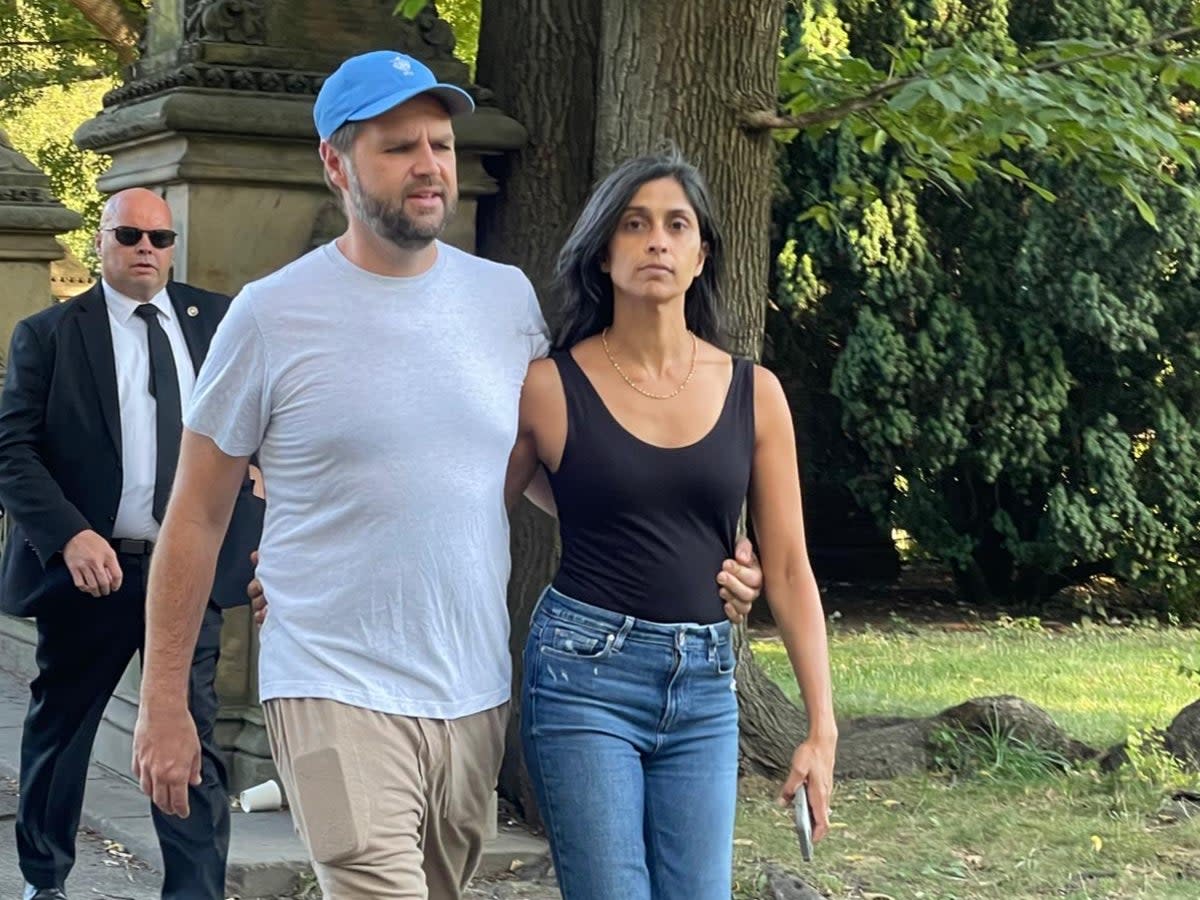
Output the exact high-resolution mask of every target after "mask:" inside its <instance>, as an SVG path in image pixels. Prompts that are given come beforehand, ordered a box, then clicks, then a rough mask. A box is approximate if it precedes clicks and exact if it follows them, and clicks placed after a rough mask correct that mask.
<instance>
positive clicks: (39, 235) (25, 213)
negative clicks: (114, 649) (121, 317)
mask: <svg viewBox="0 0 1200 900" xmlns="http://www.w3.org/2000/svg"><path fill="white" fill-rule="evenodd" d="M81 222H82V219H81V218H80V216H79V214H78V213H75V212H72V211H71V210H69V209H67V208H66V207H64V206H63V205H62V204H61V203H59V202H58V199H57V198H56V197H55V196H54V195H53V194H52V193H51V192H50V180H49V179H48V178H47V177H46V176H45V174H44V173H43V172H42V171H41V170H40V169H38V167H37V166H35V165H34V164H33V163H31V162H30V161H29V160H28V159H26V158H25V157H24V156H22V155H21V154H20V153H18V152H17V151H16V150H15V149H13V146H12V144H11V143H10V142H9V140H8V135H7V134H5V133H4V130H3V129H0V285H3V290H2V291H0V384H2V383H3V376H4V371H5V365H4V363H5V362H6V360H5V357H6V356H7V354H8V344H9V341H10V339H11V338H12V332H13V327H14V326H15V325H16V324H17V322H19V321H21V319H23V318H25V317H26V316H29V315H32V314H33V313H35V312H37V311H38V310H41V309H45V308H46V307H47V306H49V305H50V304H51V303H53V302H54V296H53V294H52V292H51V283H50V266H51V264H52V263H54V262H55V261H57V260H59V259H61V258H62V257H63V255H64V253H65V252H66V251H65V250H64V249H63V246H62V245H61V244H60V243H59V242H58V241H57V240H55V237H56V236H57V235H60V234H62V233H63V232H65V231H71V230H72V229H75V228H78V227H79V225H80V223H81ZM7 533H8V523H7V521H6V520H5V519H4V518H3V517H2V516H0V550H2V549H3V547H4V539H5V536H6V535H7ZM36 643H37V633H36V631H35V629H34V626H33V622H32V621H31V620H28V619H18V618H14V617H12V616H6V615H0V668H3V669H5V670H7V671H9V672H18V673H20V674H21V675H23V676H24V675H29V676H30V677H32V675H33V674H36V667H35V666H34V664H33V654H34V648H35V646H36Z"/></svg>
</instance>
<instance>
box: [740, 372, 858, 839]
mask: <svg viewBox="0 0 1200 900" xmlns="http://www.w3.org/2000/svg"><path fill="white" fill-rule="evenodd" d="M754 417H755V444H754V463H753V469H752V473H751V479H750V514H751V516H753V518H754V528H755V533H756V535H757V536H758V551H759V555H760V557H761V558H762V567H763V578H764V580H765V582H766V591H767V600H768V602H769V603H770V605H771V613H772V615H773V616H774V618H775V622H776V624H777V625H778V626H779V631H780V634H781V635H782V636H783V643H784V645H785V646H786V647H787V652H788V658H789V659H790V660H791V662H792V669H793V670H794V671H795V673H796V680H797V681H798V682H799V683H800V690H801V692H802V693H803V695H804V706H805V709H806V710H807V712H808V737H807V739H806V740H805V741H804V743H802V744H801V745H800V746H799V747H797V748H796V752H795V754H793V756H792V769H791V772H790V773H789V775H788V778H787V781H785V782H784V785H783V788H782V790H781V792H780V797H781V799H783V800H784V801H786V802H791V800H792V797H793V795H794V794H795V793H796V789H797V787H799V785H800V784H802V783H807V785H808V797H809V803H810V805H811V806H812V809H813V819H814V826H815V828H814V837H816V838H817V839H818V840H819V839H820V837H822V836H823V835H824V834H825V832H826V831H827V830H828V827H829V799H830V794H831V793H832V790H833V761H834V756H835V753H836V749H837V724H836V723H835V722H834V718H833V689H832V686H831V682H830V675H829V647H828V643H827V641H826V636H825V614H824V611H823V610H822V609H821V597H820V594H819V593H818V590H817V582H816V579H815V578H814V577H813V573H812V566H811V565H810V564H809V560H808V549H807V548H806V546H805V541H804V516H803V510H802V507H801V502H800V473H799V468H798V466H797V462H796V438H795V431H794V430H793V426H792V415H791V412H790V410H789V409H788V405H787V399H786V398H785V397H784V394H783V388H782V387H781V386H780V384H779V379H777V378H776V377H775V376H774V375H773V374H772V373H771V372H769V371H767V370H766V369H764V368H762V367H761V366H756V367H755V372H754Z"/></svg>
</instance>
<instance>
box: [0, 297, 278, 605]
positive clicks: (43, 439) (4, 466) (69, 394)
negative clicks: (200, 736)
mask: <svg viewBox="0 0 1200 900" xmlns="http://www.w3.org/2000/svg"><path fill="white" fill-rule="evenodd" d="M167 294H168V296H169V297H170V298H171V303H172V305H173V306H174V307H175V312H176V315H177V316H178V320H179V324H180V327H181V328H182V330H183V336H184V339H185V340H186V342H187V347H188V351H189V353H190V354H191V357H192V364H193V365H194V366H195V368H196V370H197V371H199V369H200V364H201V363H202V362H203V361H204V357H205V355H206V354H207V353H208V346H209V342H210V341H211V340H212V336H213V333H214V332H215V331H216V329H217V324H218V323H219V322H220V321H221V317H222V316H224V315H225V311H226V310H227V309H228V308H229V298H228V297H226V296H225V295H223V294H215V293H212V292H211V291H203V290H200V289H198V288H194V287H191V286H189V285H186V284H181V283H178V282H169V283H168V284H167ZM7 362H8V367H7V369H8V370H7V375H6V378H5V383H4V392H3V395H2V396H0V506H3V508H4V510H5V513H6V515H7V516H8V517H9V518H10V519H11V521H10V523H9V536H8V541H7V543H6V545H5V548H4V557H3V560H2V561H0V610H3V611H4V612H7V613H12V614H14V615H22V616H31V615H39V614H41V613H43V612H45V611H48V610H51V609H53V606H54V599H55V598H56V597H61V596H62V595H63V593H64V592H70V593H76V594H77V593H78V592H77V591H76V588H75V587H74V585H73V584H72V580H71V575H70V573H69V572H68V571H67V567H66V564H65V563H64V562H63V558H62V549H63V547H64V546H65V545H66V543H67V541H69V540H70V539H71V538H72V537H74V536H75V535H76V534H78V533H79V532H80V531H83V530H84V529H88V528H90V529H92V530H93V531H96V532H97V533H99V534H101V535H103V536H104V537H106V538H110V537H112V528H113V524H114V523H115V522H116V518H117V506H118V504H119V503H120V500H121V480H122V476H121V418H120V404H119V400H118V396H117V375H116V362H115V358H114V355H113V344H112V331H111V329H110V326H109V321H108V309H107V306H106V305H105V302H104V290H103V287H102V286H101V285H100V284H99V283H97V284H96V285H95V286H94V287H92V288H91V289H90V290H87V291H85V292H84V293H82V294H80V295H79V296H77V297H73V298H72V299H70V300H68V301H66V302H65V303H60V304H57V305H55V306H52V307H50V308H49V309H46V310H43V311H42V312H39V313H36V314H35V315H32V316H30V317H29V318H27V319H24V320H22V321H21V322H19V323H18V324H17V327H16V329H15V330H14V331H13V337H12V345H11V349H10V351H9V355H8V361H7ZM261 526H262V502H261V501H260V500H258V498H256V497H254V496H253V495H252V493H251V491H250V482H249V480H247V481H246V483H245V484H244V485H243V487H242V490H241V491H240V492H239V496H238V502H237V505H236V506H235V508H234V522H233V523H232V524H231V525H230V529H229V534H228V535H227V538H226V546H224V547H222V552H221V562H222V563H225V565H223V566H222V567H221V569H220V570H219V571H218V580H217V583H216V585H215V586H214V589H213V599H214V600H215V601H216V602H217V603H218V604H219V605H221V606H232V605H235V604H236V603H239V602H240V603H244V602H246V597H245V586H246V583H247V581H248V580H249V572H250V566H249V561H248V558H249V553H250V551H251V550H252V549H254V548H255V547H256V546H257V545H258V537H259V532H260V530H261ZM231 544H236V546H231ZM243 561H244V562H243ZM232 563H237V564H236V565H233V564H232ZM235 570H236V571H235ZM234 579H240V584H238V585H235V584H234V583H233V580H234Z"/></svg>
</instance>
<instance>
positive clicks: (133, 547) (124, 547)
mask: <svg viewBox="0 0 1200 900" xmlns="http://www.w3.org/2000/svg"><path fill="white" fill-rule="evenodd" d="M153 549H154V545H153V544H152V543H151V542H150V541H142V540H134V539H133V538H121V539H120V540H119V541H117V552H118V553H125V554H127V555H129V556H149V555H150V551H152V550H153Z"/></svg>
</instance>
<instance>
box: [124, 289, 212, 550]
mask: <svg viewBox="0 0 1200 900" xmlns="http://www.w3.org/2000/svg"><path fill="white" fill-rule="evenodd" d="M102 283H103V285H104V303H105V305H106V306H107V307H108V324H109V327H110V328H111V329H112V342H113V361H114V362H115V363H116V369H117V397H118V399H119V401H120V407H121V470H122V476H123V477H122V480H121V503H120V505H119V506H118V507H117V520H116V522H115V523H114V524H113V537H114V538H132V539H134V540H144V541H153V540H155V539H157V538H158V528H159V523H158V522H157V521H155V519H154V512H153V510H154V472H155V467H156V465H157V463H158V437H157V434H156V431H157V429H156V427H155V413H156V404H155V400H154V398H153V397H152V396H151V395H150V343H149V340H148V338H147V326H146V323H145V322H144V321H143V320H142V319H140V318H138V317H137V316H136V315H134V310H135V309H137V308H138V307H139V306H141V303H139V302H138V301H137V300H134V299H132V298H130V297H126V296H125V295H124V294H122V293H121V292H120V291H117V290H115V289H114V288H113V287H112V286H111V285H110V284H109V283H108V282H102ZM148 302H150V303H152V304H153V305H154V306H155V307H157V309H158V324H159V325H161V326H162V328H163V331H165V332H166V333H167V340H168V341H170V343H171V354H172V355H173V356H174V357H175V371H176V372H177V373H178V374H179V401H180V409H186V408H187V403H188V400H189V399H190V398H191V396H192V388H193V387H194V386H195V384H196V370H195V369H194V368H193V367H192V355H191V354H190V353H189V352H188V348H187V342H186V341H185V340H184V337H183V329H182V328H180V326H179V319H178V317H177V316H176V314H175V307H174V306H172V305H171V298H170V297H168V296H167V292H166V290H165V289H164V290H161V291H159V292H158V293H157V294H156V295H155V296H154V297H152V298H151V299H150V300H149V301H148Z"/></svg>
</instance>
